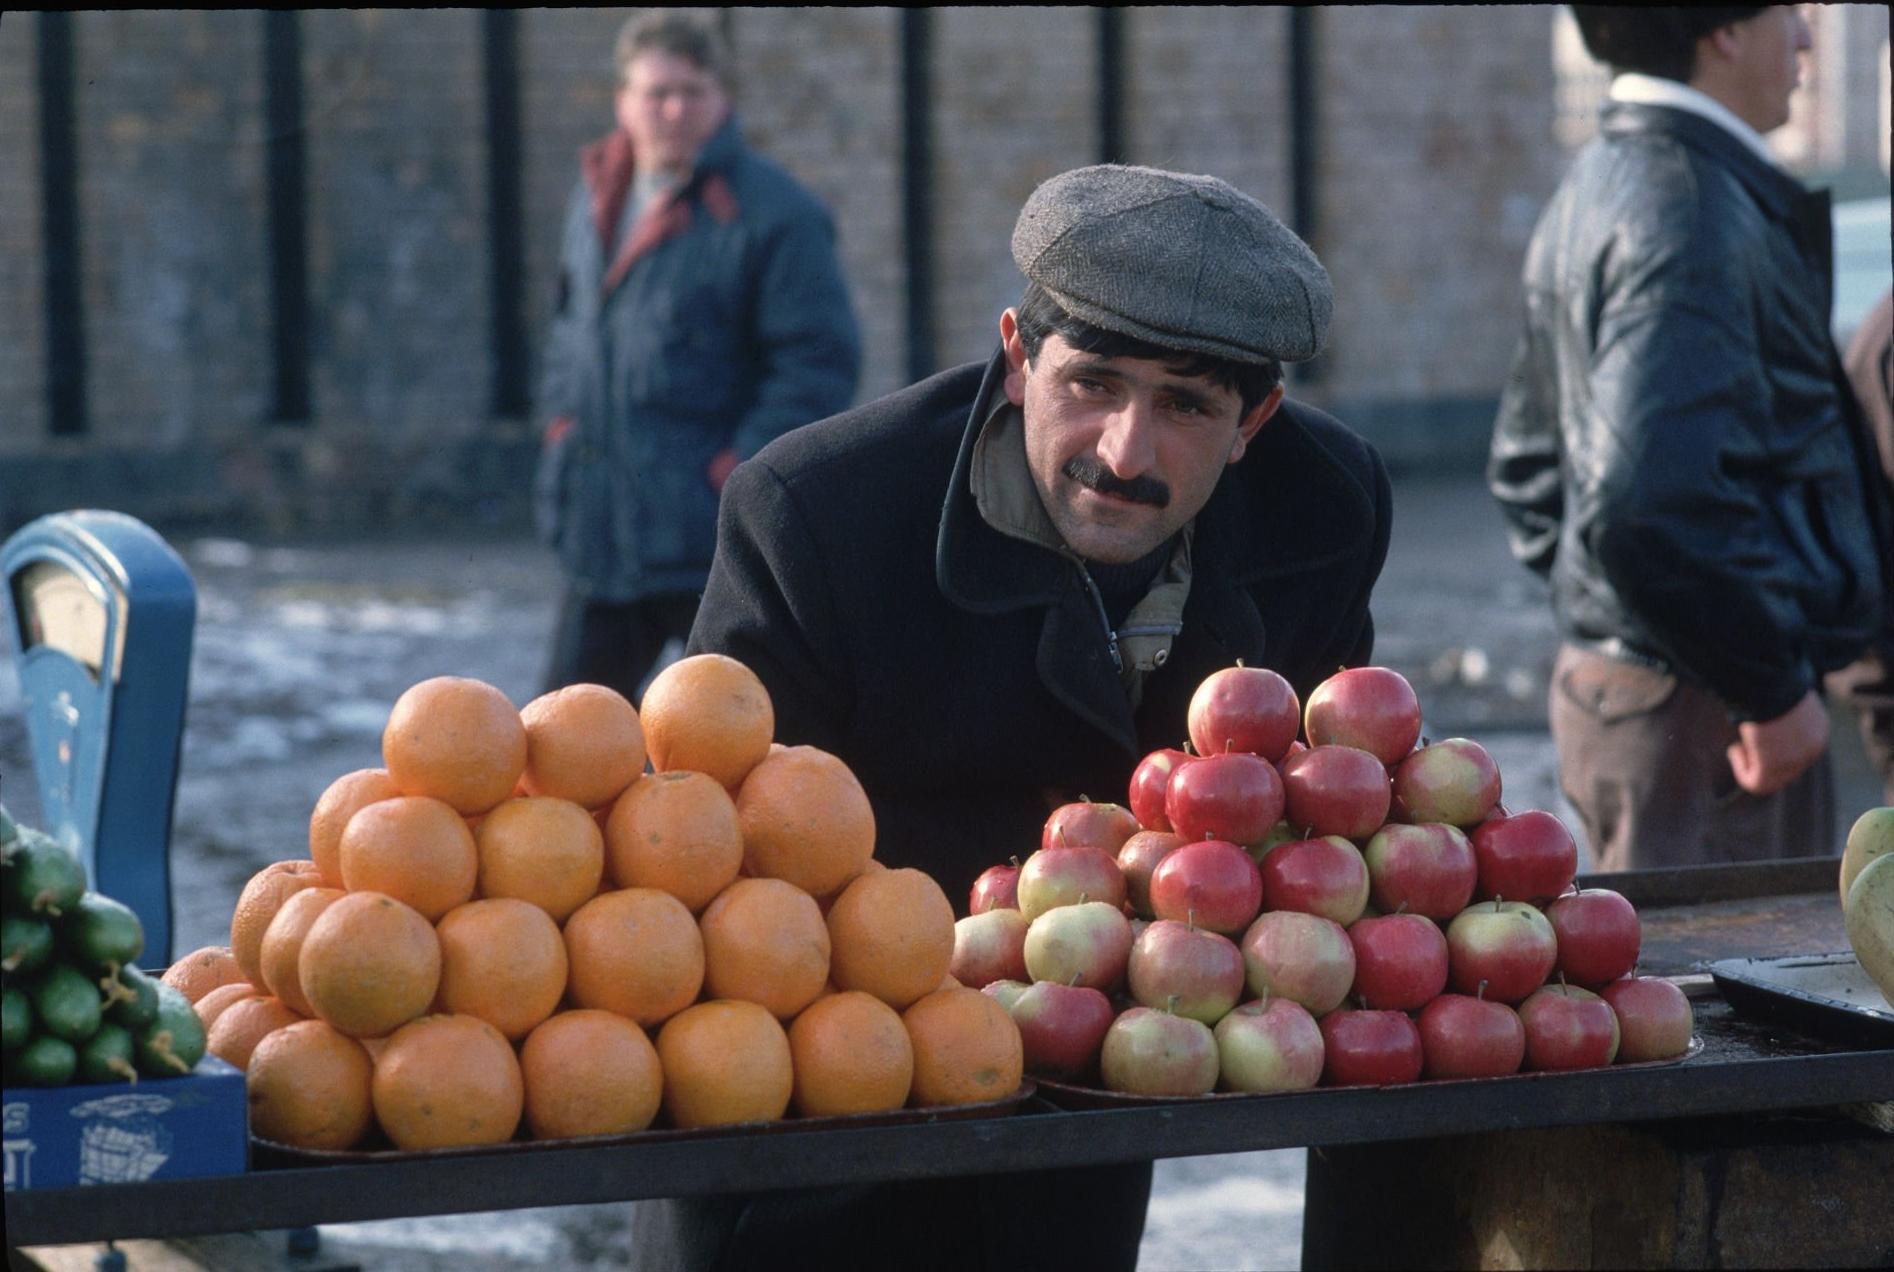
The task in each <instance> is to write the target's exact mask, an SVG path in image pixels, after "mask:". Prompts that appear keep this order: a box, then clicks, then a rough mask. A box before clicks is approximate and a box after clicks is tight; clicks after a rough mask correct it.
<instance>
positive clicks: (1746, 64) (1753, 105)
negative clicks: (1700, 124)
mask: <svg viewBox="0 0 1894 1272" xmlns="http://www.w3.org/2000/svg"><path fill="white" fill-rule="evenodd" d="M1717 34H1718V35H1720V36H1725V37H1726V38H1724V39H1723V40H1722V42H1721V45H1720V47H1721V48H1722V49H1723V50H1724V51H1725V52H1726V54H1727V55H1728V57H1729V59H1730V69H1731V72H1732V75H1731V87H1730V96H1731V97H1732V98H1734V101H1733V102H1730V103H1726V104H1728V105H1730V108H1731V109H1732V110H1733V111H1735V112H1736V114H1737V116H1738V117H1739V118H1740V119H1742V121H1743V122H1744V123H1746V124H1748V125H1749V126H1750V127H1751V128H1754V129H1755V130H1756V131H1757V132H1762V133H1766V132H1769V131H1771V130H1772V129H1776V128H1780V127H1782V125H1784V124H1786V123H1788V122H1789V97H1790V95H1791V94H1792V93H1794V92H1795V86H1796V84H1797V83H1798V82H1800V80H1801V73H1802V67H1801V55H1802V54H1803V53H1804V52H1806V51H1807V50H1808V48H1809V44H1810V38H1809V26H1808V22H1807V20H1806V19H1805V18H1804V17H1803V14H1802V9H1801V6H1799V5H1792V4H1778V5H1771V6H1770V7H1769V8H1767V9H1764V10H1763V11H1762V12H1761V13H1759V14H1757V15H1756V16H1755V17H1753V18H1745V19H1744V20H1742V21H1741V22H1734V23H1731V24H1730V25H1729V26H1727V27H1724V28H1721V29H1720V31H1719V32H1718V33H1717Z"/></svg>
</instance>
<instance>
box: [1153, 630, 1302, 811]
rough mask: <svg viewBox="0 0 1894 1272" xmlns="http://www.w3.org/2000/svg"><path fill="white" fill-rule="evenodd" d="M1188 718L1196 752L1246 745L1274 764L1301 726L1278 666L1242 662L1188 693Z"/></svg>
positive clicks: (1297, 707)
mask: <svg viewBox="0 0 1894 1272" xmlns="http://www.w3.org/2000/svg"><path fill="white" fill-rule="evenodd" d="M1185 724H1186V726H1187V728H1188V729H1189V732H1190V743H1191V745H1192V746H1194V747H1196V748H1197V754H1198V755H1221V754H1223V753H1224V752H1225V751H1247V752H1248V753H1249V754H1251V755H1260V756H1262V757H1263V758H1264V759H1265V760H1268V761H1269V762H1270V763H1271V764H1274V763H1275V762H1276V761H1277V760H1280V759H1281V758H1282V757H1283V756H1284V755H1285V754H1287V753H1288V750H1289V744H1290V743H1291V742H1294V741H1295V739H1296V730H1297V729H1299V728H1300V727H1301V726H1302V703H1301V702H1300V701H1298V700H1297V698H1296V691H1295V689H1294V688H1293V687H1292V686H1291V685H1290V684H1289V682H1288V681H1287V680H1284V679H1283V678H1282V677H1281V676H1279V675H1277V674H1276V673H1275V672H1273V671H1270V670H1269V669H1268V668H1267V667H1245V666H1243V665H1242V664H1241V663H1238V664H1237V665H1236V666H1234V667H1225V668H1224V669H1223V670H1221V671H1213V672H1211V673H1210V674H1209V675H1208V676H1206V677H1204V679H1203V682H1202V683H1201V684H1199V685H1198V686H1197V690H1196V692H1195V693H1193V694H1192V695H1191V697H1190V707H1189V709H1188V711H1187V712H1186V715H1185ZM1270 820H1271V821H1274V820H1275V818H1273V817H1272V818H1270ZM1172 821H1173V822H1175V821H1176V818H1175V817H1174V816H1173V818H1172Z"/></svg>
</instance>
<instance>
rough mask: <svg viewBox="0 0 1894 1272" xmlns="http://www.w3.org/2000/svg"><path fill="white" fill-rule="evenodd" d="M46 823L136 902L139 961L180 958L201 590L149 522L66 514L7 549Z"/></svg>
mask: <svg viewBox="0 0 1894 1272" xmlns="http://www.w3.org/2000/svg"><path fill="white" fill-rule="evenodd" d="M0 580H4V583H5V586H4V587H3V588H0V593H4V595H5V598H6V599H5V613H6V616H7V621H8V623H9V628H8V630H9V632H10V633H11V635H12V643H13V645H14V647H15V648H16V649H18V650H19V671H20V689H21V692H22V696H23V697H24V699H25V706H26V727H27V737H28V740H29V743H30V746H31V751H32V756H33V768H34V772H35V774H36V775H37V777H38V779H39V796H40V809H41V817H40V822H41V829H43V830H44V831H46V833H48V834H49V835H52V836H53V837H54V838H55V839H57V840H59V841H60V842H61V843H63V844H64V845H65V846H66V847H67V848H68V849H70V850H71V851H72V853H73V854H74V855H75V856H76V857H78V859H79V860H80V861H81V862H83V863H84V865H85V868H86V878H87V880H88V882H89V883H90V885H91V887H92V888H93V889H94V890H95V891H97V892H102V893H104V894H105V895H106V896H109V897H112V898H114V899H116V900H118V901H120V902H123V903H124V904H125V905H128V906H130V907H131V908H132V910H133V911H134V912H136V913H137V915H138V918H139V921H140V922H141V923H142V924H143V925H144V929H145V952H144V955H143V956H142V957H141V958H140V959H139V962H140V963H142V964H143V965H144V966H146V967H163V966H166V965H167V964H169V963H170V961H171V863H170V848H171V808H172V803H173V800H174V798H175V796H176V793H177V781H178V758H179V753H180V752H181V750H182V749H183V741H184V700H185V688H186V683H187V680H188V678H189V674H190V666H191V633H192V629H193V627H194V626H195V625H196V622H197V587H196V585H195V584H194V583H193V582H192V581H191V575H190V571H189V570H187V569H185V567H184V562H183V561H181V560H180V559H179V558H178V555H177V553H175V552H173V551H172V550H171V548H170V546H169V545H168V544H166V543H165V541H164V540H163V539H162V538H160V537H159V536H158V535H157V534H156V533H155V532H154V531H153V530H152V529H151V528H150V527H149V526H147V525H145V524H144V523H143V522H141V521H138V520H136V519H134V518H132V517H128V516H125V515H124V514H122V513H116V512H100V511H92V510H84V511H77V512H61V513H54V514H52V515H50V516H45V517H41V518H39V519H38V520H37V521H33V522H30V523H28V524H27V525H26V526H24V527H22V528H21V529H20V530H19V532H18V533H16V534H15V535H13V537H12V538H10V539H8V540H7V541H6V543H5V544H4V545H0Z"/></svg>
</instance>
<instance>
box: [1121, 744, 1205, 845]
mask: <svg viewBox="0 0 1894 1272" xmlns="http://www.w3.org/2000/svg"><path fill="white" fill-rule="evenodd" d="M1191 758H1192V757H1191V755H1190V753H1189V752H1188V751H1180V750H1178V749H1177V748H1176V747H1174V746H1167V747H1163V748H1161V749H1159V750H1156V751H1153V752H1151V753H1150V754H1149V755H1147V756H1145V757H1144V758H1143V759H1142V760H1140V761H1138V767H1137V768H1135V769H1132V770H1131V789H1130V792H1129V797H1130V801H1129V802H1130V804H1131V814H1132V816H1134V817H1136V818H1137V819H1138V824H1139V825H1140V826H1142V827H1144V828H1145V829H1146V830H1169V829H1170V828H1171V819H1170V818H1169V817H1168V816H1167V815H1166V814H1165V812H1164V796H1165V795H1166V794H1167V793H1168V792H1169V791H1170V787H1171V775H1172V774H1173V773H1175V772H1176V771H1177V768H1178V766H1179V765H1180V764H1183V763H1184V762H1186V761H1187V760H1189V759H1191Z"/></svg>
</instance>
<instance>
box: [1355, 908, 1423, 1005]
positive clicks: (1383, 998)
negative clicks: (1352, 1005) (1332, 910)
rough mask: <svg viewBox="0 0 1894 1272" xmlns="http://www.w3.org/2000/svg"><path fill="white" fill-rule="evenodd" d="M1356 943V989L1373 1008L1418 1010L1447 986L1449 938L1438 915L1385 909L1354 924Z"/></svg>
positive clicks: (1359, 996)
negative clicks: (1394, 911) (1433, 916)
mask: <svg viewBox="0 0 1894 1272" xmlns="http://www.w3.org/2000/svg"><path fill="white" fill-rule="evenodd" d="M1348 941H1349V944H1351V945H1353V946H1354V947H1355V985H1354V988H1353V990H1352V991H1351V992H1352V993H1353V994H1354V995H1355V996H1356V997H1357V998H1359V999H1360V1000H1361V1001H1362V1004H1363V1005H1364V1006H1366V1007H1368V1008H1369V1009H1370V1010H1386V1011H1417V1010H1419V1009H1420V1008H1422V1007H1424V1006H1426V1005H1427V1002H1428V1000H1429V999H1431V998H1433V997H1434V996H1435V995H1436V994H1438V993H1440V991H1441V990H1443V989H1445V988H1446V987H1447V938H1446V937H1444V936H1442V935H1441V933H1440V928H1439V926H1438V925H1437V924H1435V922H1434V921H1433V920H1432V919H1428V918H1422V917H1421V916H1420V915H1418V914H1384V915H1382V916H1381V917H1380V918H1378V919H1361V920H1358V921H1357V922H1356V923H1355V924H1354V925H1353V926H1352V927H1350V928H1349V929H1348Z"/></svg>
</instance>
